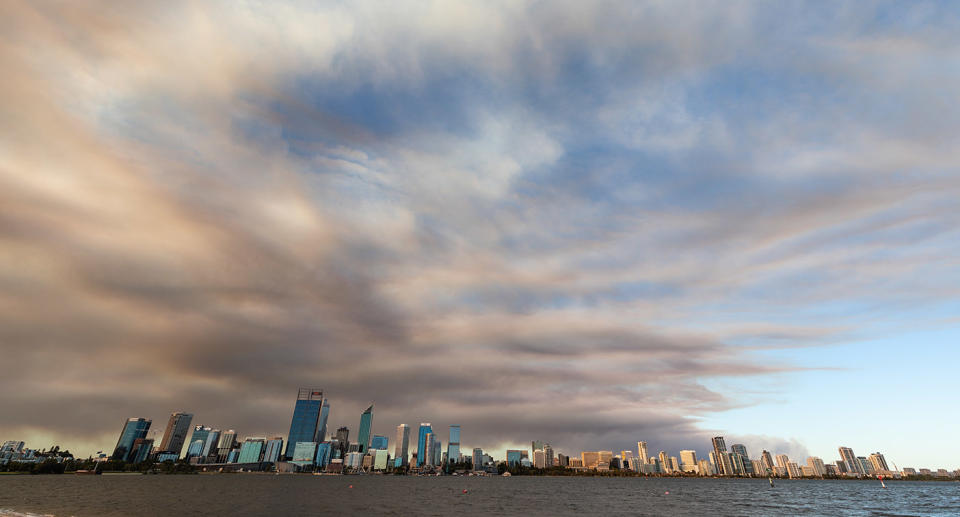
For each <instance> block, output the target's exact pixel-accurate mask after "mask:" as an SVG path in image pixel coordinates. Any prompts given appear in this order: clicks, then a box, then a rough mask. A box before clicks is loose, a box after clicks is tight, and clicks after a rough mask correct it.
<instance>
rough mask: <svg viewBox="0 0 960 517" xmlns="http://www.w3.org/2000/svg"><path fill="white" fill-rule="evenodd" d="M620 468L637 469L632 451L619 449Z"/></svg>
mask: <svg viewBox="0 0 960 517" xmlns="http://www.w3.org/2000/svg"><path fill="white" fill-rule="evenodd" d="M620 468H622V469H629V470H634V471H635V470H637V462H636V460H635V459H634V458H633V451H620Z"/></svg>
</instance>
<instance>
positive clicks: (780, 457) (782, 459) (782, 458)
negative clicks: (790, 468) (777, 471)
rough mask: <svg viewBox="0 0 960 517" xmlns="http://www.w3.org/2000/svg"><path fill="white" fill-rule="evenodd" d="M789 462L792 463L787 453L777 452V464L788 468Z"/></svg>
mask: <svg viewBox="0 0 960 517" xmlns="http://www.w3.org/2000/svg"><path fill="white" fill-rule="evenodd" d="M787 463H790V458H789V457H787V455H786V454H777V466H778V467H780V468H782V469H785V468H787Z"/></svg>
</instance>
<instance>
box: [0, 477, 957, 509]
mask: <svg viewBox="0 0 960 517" xmlns="http://www.w3.org/2000/svg"><path fill="white" fill-rule="evenodd" d="M350 485H353V488H350ZM887 486H888V487H889V488H887V489H886V490H884V489H883V488H881V487H880V484H879V483H878V482H876V481H789V480H780V481H777V486H776V487H775V488H770V486H769V484H768V483H767V481H766V480H765V479H757V480H750V479H672V478H664V479H656V478H650V479H645V478H562V477H559V478H549V477H512V478H500V477H491V478H461V477H441V478H416V477H394V476H298V475H281V476H275V475H260V474H220V475H196V476H163V475H157V476H109V475H106V476H74V475H63V476H0V515H17V514H18V513H30V514H41V515H44V514H52V515H56V516H57V517H62V516H71V515H72V516H77V517H88V516H100V515H135V516H152V515H329V514H353V513H356V514H358V515H360V514H362V515H464V516H466V515H478V514H481V515H482V514H488V515H520V514H522V515H578V516H583V515H611V514H621V515H890V516H899V515H923V516H926V515H954V516H955V515H960V483H955V482H943V483H920V482H888V483H887ZM464 489H466V490H467V493H466V494H464V493H463V490H464ZM666 492H669V494H668V493H666Z"/></svg>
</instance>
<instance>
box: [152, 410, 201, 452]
mask: <svg viewBox="0 0 960 517" xmlns="http://www.w3.org/2000/svg"><path fill="white" fill-rule="evenodd" d="M191 421H193V415H192V414H191V413H181V412H179V411H178V412H176V413H171V414H170V420H168V421H167V428H166V430H164V432H163V440H160V452H168V453H172V454H176V455H177V459H180V451H182V450H183V443H184V442H185V441H186V440H187V433H188V432H190V422H191Z"/></svg>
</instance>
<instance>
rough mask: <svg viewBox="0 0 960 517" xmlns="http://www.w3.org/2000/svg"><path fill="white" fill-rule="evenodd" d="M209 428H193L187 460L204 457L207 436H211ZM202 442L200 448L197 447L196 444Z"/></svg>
mask: <svg viewBox="0 0 960 517" xmlns="http://www.w3.org/2000/svg"><path fill="white" fill-rule="evenodd" d="M210 431H212V429H210V428H209V427H205V426H203V425H195V426H193V434H192V435H190V448H189V449H188V450H187V458H188V459H189V458H192V457H195V456H203V446H204V445H205V444H206V443H207V436H210ZM197 442H200V446H199V447H196V446H195V445H196V443H197Z"/></svg>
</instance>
